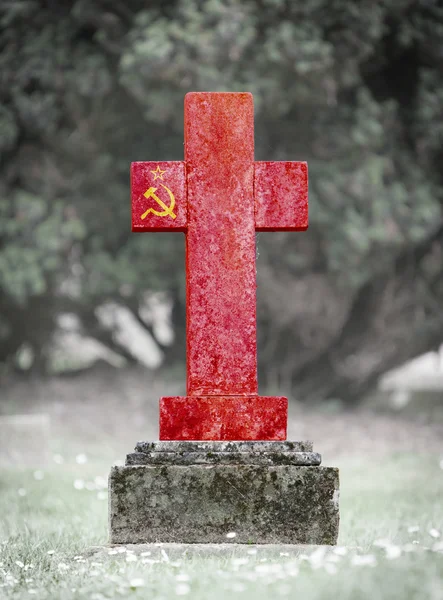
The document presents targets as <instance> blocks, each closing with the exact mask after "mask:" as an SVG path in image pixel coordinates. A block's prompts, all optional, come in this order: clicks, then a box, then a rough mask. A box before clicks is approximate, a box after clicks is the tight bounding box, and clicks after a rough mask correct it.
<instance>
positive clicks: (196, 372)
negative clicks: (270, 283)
mask: <svg viewBox="0 0 443 600" xmlns="http://www.w3.org/2000/svg"><path fill="white" fill-rule="evenodd" d="M184 115H185V124H184V133H185V160H184V161H183V162H178V161H171V162H164V161H163V162H162V161H160V162H134V163H132V165H131V202H132V229H133V231H153V232H154V231H182V232H184V233H185V234H186V290H187V293H186V296H187V307H186V311H187V396H186V397H185V398H183V399H175V400H173V399H162V400H161V419H160V439H162V440H168V439H174V440H198V439H206V440H209V439H214V440H228V439H232V440H235V439H237V440H239V439H244V440H254V439H255V440H260V439H268V440H283V439H285V437H286V422H287V401H286V398H282V397H276V398H270V397H259V396H258V388H257V352H256V276H255V271H256V269H255V232H256V231H263V230H269V231H272V230H274V231H278V230H285V231H300V230H303V229H306V227H307V225H308V185H307V165H306V163H304V162H255V161H254V107H253V98H252V95H251V94H249V93H230V92H191V93H189V94H187V95H186V96H185V107H184ZM211 400H212V401H211ZM185 404H187V407H186V406H184V405H185ZM236 413H237V414H238V415H240V417H241V418H235V414H236Z"/></svg>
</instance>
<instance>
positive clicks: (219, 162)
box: [185, 93, 257, 439]
mask: <svg viewBox="0 0 443 600" xmlns="http://www.w3.org/2000/svg"><path fill="white" fill-rule="evenodd" d="M253 161H254V114H253V100H252V95H251V94H247V93H245V94H239V93H237V94H236V93H190V94H187V95H186V98H185V163H186V172H187V186H188V232H187V236H186V254H187V256H186V264H187V268H186V270H187V276H188V277H187V288H186V290H187V319H188V320H187V393H188V396H206V395H224V394H229V395H233V394H237V395H248V394H254V393H257V349H256V318H255V304H256V294H255V291H256V283H255V225H254V200H253V176H254V162H253ZM206 439H208V438H206Z"/></svg>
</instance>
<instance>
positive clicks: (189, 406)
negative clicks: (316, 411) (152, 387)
mask: <svg viewBox="0 0 443 600" xmlns="http://www.w3.org/2000/svg"><path fill="white" fill-rule="evenodd" d="M287 406H288V400H287V398H284V397H283V396H171V397H164V398H161V400H160V439H161V440H285V439H286V425H287V418H286V415H287Z"/></svg>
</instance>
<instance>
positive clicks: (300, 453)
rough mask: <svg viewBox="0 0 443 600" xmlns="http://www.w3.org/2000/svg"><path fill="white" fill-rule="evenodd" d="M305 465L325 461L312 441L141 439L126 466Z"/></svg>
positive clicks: (129, 456) (128, 458) (127, 458)
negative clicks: (151, 440) (147, 440)
mask: <svg viewBox="0 0 443 600" xmlns="http://www.w3.org/2000/svg"><path fill="white" fill-rule="evenodd" d="M161 464H165V465H171V464H175V465H214V464H230V465H236V464H238V465H250V464H253V465H301V466H313V465H320V464H321V456H320V454H318V452H313V451H312V442H290V441H285V442H269V441H264V442H256V441H253V442H241V441H236V442H202V441H196V442H183V441H178V442H177V441H170V442H161V441H160V442H138V443H137V444H136V446H135V452H133V453H131V454H128V455H127V457H126V465H161Z"/></svg>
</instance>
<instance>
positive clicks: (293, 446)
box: [134, 440, 313, 452]
mask: <svg viewBox="0 0 443 600" xmlns="http://www.w3.org/2000/svg"><path fill="white" fill-rule="evenodd" d="M134 450H135V452H312V450H313V443H312V442H308V441H305V442H292V441H289V440H285V441H283V442H269V441H260V442H256V441H255V442H254V441H247V442H244V441H229V442H213V441H196V442H187V441H169V442H162V441H160V442H157V441H156V442H137V443H136V445H135V448H134Z"/></svg>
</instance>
